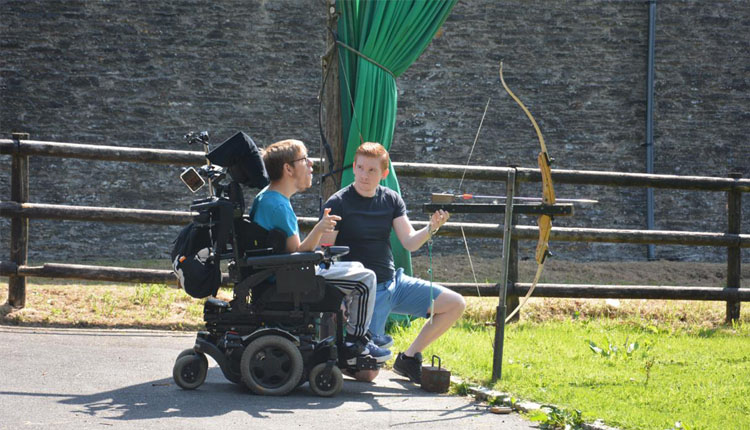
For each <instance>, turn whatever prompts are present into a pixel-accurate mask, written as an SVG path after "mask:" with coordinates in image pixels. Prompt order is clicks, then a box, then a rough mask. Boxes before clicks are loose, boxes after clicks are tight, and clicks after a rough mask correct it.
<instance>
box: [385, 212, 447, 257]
mask: <svg viewBox="0 0 750 430" xmlns="http://www.w3.org/2000/svg"><path fill="white" fill-rule="evenodd" d="M448 218H450V214H449V213H448V212H445V211H443V210H439V211H436V212H435V213H434V214H432V217H430V223H429V224H427V226H426V227H425V228H423V229H420V230H414V227H412V226H411V223H410V222H409V217H408V216H406V214H404V215H402V216H400V217H398V218H395V219H394V220H393V231H395V232H396V236H397V237H398V240H399V241H400V242H401V245H403V247H404V248H406V250H407V251H412V252H413V251H416V250H418V249H419V248H420V247H421V246H422V245H424V243H425V242H427V239H429V238H430V236H432V234H434V233H435V232H437V230H438V229H439V228H440V227H442V226H443V224H445V223H446V221H448Z"/></svg>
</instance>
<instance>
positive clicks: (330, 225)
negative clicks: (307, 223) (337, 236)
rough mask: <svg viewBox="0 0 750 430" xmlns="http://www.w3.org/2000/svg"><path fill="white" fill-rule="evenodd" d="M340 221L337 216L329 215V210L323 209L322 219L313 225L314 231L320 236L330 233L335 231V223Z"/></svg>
mask: <svg viewBox="0 0 750 430" xmlns="http://www.w3.org/2000/svg"><path fill="white" fill-rule="evenodd" d="M339 221H341V217H340V216H338V215H331V208H325V209H323V218H321V219H320V221H318V223H317V224H315V227H313V229H314V230H317V232H318V233H320V234H325V233H332V232H333V231H335V230H336V223H337V222H339Z"/></svg>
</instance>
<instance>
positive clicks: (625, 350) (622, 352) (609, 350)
mask: <svg viewBox="0 0 750 430" xmlns="http://www.w3.org/2000/svg"><path fill="white" fill-rule="evenodd" d="M588 342H589V349H591V351H592V352H593V353H594V354H596V355H598V356H600V357H604V358H613V357H624V358H631V357H632V356H633V353H634V352H635V351H637V350H638V348H640V344H639V343H638V341H635V342H632V343H630V342H629V338H628V337H626V338H625V342H624V343H623V344H622V346H619V345H616V344H614V343H612V341H611V340H609V339H607V347H606V349H605V348H602V347H599V346H597V344H596V343H594V341H593V340H589V341H588Z"/></svg>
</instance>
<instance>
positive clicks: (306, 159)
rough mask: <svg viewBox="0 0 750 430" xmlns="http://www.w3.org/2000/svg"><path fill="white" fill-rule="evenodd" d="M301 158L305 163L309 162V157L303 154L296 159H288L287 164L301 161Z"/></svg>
mask: <svg viewBox="0 0 750 430" xmlns="http://www.w3.org/2000/svg"><path fill="white" fill-rule="evenodd" d="M302 160H305V164H307V163H309V162H310V159H309V158H307V155H305V156H304V157H302V158H298V159H296V160H292V161H290V162H289V164H294V163H296V162H298V161H302Z"/></svg>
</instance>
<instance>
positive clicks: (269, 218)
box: [250, 187, 299, 237]
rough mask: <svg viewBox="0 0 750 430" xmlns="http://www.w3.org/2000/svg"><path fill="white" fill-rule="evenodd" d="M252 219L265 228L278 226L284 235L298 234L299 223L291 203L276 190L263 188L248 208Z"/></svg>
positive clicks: (270, 228) (269, 228)
mask: <svg viewBox="0 0 750 430" xmlns="http://www.w3.org/2000/svg"><path fill="white" fill-rule="evenodd" d="M250 213H251V215H252V217H253V221H254V222H256V223H258V225H260V226H261V227H263V228H265V229H266V230H272V229H274V228H278V229H279V230H281V231H283V232H284V233H285V234H286V237H290V236H293V235H295V234H296V235H298V236H299V225H298V224H297V215H295V214H294V209H292V203H291V202H290V201H289V199H288V198H287V197H286V196H285V195H283V194H281V193H279V192H278V191H273V190H269V189H268V187H266V188H263V189H262V190H261V191H260V192H259V193H258V195H257V196H255V200H253V206H252V208H251V209H250Z"/></svg>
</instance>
